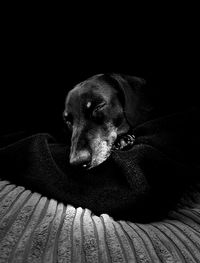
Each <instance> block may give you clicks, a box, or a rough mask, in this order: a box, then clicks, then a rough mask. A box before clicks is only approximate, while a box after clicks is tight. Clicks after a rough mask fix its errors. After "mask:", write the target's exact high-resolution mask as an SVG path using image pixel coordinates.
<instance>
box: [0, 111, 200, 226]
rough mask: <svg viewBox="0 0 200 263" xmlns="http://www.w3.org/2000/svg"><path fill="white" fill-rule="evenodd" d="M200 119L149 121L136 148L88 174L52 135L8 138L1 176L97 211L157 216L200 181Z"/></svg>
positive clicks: (0, 158)
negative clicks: (72, 162)
mask: <svg viewBox="0 0 200 263" xmlns="http://www.w3.org/2000/svg"><path fill="white" fill-rule="evenodd" d="M199 123H200V114H199V111H198V110H197V109H192V110H190V111H186V112H181V113H176V114H173V115H170V116H164V117H161V118H158V119H153V120H149V121H147V122H144V123H143V124H140V125H138V126H137V127H135V129H134V131H133V132H134V135H135V137H136V140H135V144H134V146H133V147H132V149H130V150H128V151H116V152H113V153H112V155H111V156H110V158H109V159H108V160H107V161H106V162H104V163H103V164H101V165H99V167H97V168H94V169H92V170H90V171H87V172H82V171H79V170H76V169H72V168H71V167H70V166H69V165H68V157H67V155H68V153H69V147H68V146H66V145H65V144H63V143H59V142H57V141H56V140H55V139H54V138H53V137H52V136H50V135H48V134H36V135H31V136H28V137H25V138H22V137H24V135H23V133H22V134H19V135H15V136H4V137H2V139H1V148H0V177H1V178H2V179H6V180H10V181H11V182H12V183H16V184H17V185H19V184H21V185H23V186H25V187H27V188H28V189H30V190H33V191H37V192H39V193H41V194H43V195H46V196H48V197H50V198H54V199H56V200H57V201H60V202H64V203H65V204H72V205H73V206H75V207H79V206H81V207H83V208H89V209H91V210H92V212H94V213H95V214H97V215H98V214H100V213H108V214H109V215H111V216H114V217H115V219H129V220H140V221H148V220H155V219H158V218H160V217H163V216H164V215H165V214H166V213H167V212H168V211H169V209H172V208H173V207H175V206H177V204H180V201H181V200H182V201H183V202H182V203H183V204H184V196H185V194H188V195H190V194H191V192H194V188H195V185H196V182H198V181H199V172H200V161H199V159H200V158H199V157H200V154H199V149H200V127H199V126H200V125H199Z"/></svg>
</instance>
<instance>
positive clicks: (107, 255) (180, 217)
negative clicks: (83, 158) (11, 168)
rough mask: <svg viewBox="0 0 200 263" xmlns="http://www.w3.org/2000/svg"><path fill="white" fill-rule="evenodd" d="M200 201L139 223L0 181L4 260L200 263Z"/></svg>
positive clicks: (196, 199) (198, 197)
mask: <svg viewBox="0 0 200 263" xmlns="http://www.w3.org/2000/svg"><path fill="white" fill-rule="evenodd" d="M187 198H188V197H187ZM183 201H184V203H186V202H185V200H183ZM199 201H200V195H199V193H198V192H197V193H196V194H195V195H193V196H192V197H191V198H188V200H187V203H188V206H187V207H185V208H183V207H181V206H179V208H177V210H176V211H172V212H170V213H169V215H168V217H167V218H166V219H165V220H163V221H162V222H152V223H149V224H139V223H131V222H125V221H115V220H114V219H112V218H111V217H109V215H106V214H102V215H101V216H100V217H98V216H95V215H93V214H92V213H91V212H90V211H89V210H88V209H83V208H77V209H75V208H74V207H73V206H71V205H68V206H67V207H66V206H64V205H63V204H61V203H57V201H55V200H52V199H51V200H48V199H47V198H46V197H42V196H41V195H40V194H38V193H31V191H29V190H26V189H25V188H24V187H21V186H16V185H13V184H10V183H9V182H8V181H0V262H1V263H3V262H31V263H33V262H92V263H93V262H168V263H169V262H200V205H199Z"/></svg>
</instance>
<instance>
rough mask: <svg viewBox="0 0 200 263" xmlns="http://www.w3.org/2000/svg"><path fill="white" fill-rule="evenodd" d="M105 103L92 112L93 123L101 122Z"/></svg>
mask: <svg viewBox="0 0 200 263" xmlns="http://www.w3.org/2000/svg"><path fill="white" fill-rule="evenodd" d="M104 106H105V103H104V104H101V105H98V106H97V107H96V108H95V109H94V110H93V112H92V118H93V119H94V120H95V121H98V122H99V121H101V120H103V118H104V113H103V109H104Z"/></svg>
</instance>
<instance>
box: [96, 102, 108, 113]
mask: <svg viewBox="0 0 200 263" xmlns="http://www.w3.org/2000/svg"><path fill="white" fill-rule="evenodd" d="M105 105H106V103H102V104H99V105H98V106H97V107H96V108H95V109H94V111H93V112H98V111H101V110H102V109H103V108H104V106H105Z"/></svg>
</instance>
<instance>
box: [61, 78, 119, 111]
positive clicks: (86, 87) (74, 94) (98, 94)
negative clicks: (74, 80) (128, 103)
mask: <svg viewBox="0 0 200 263" xmlns="http://www.w3.org/2000/svg"><path fill="white" fill-rule="evenodd" d="M115 92H116V91H115V89H114V88H113V87H111V86H110V85H109V84H107V83H105V82H100V81H84V82H81V83H79V84H78V85H76V86H75V87H74V88H73V89H72V90H70V91H69V93H68V96H67V98H66V105H69V106H70V105H71V106H72V105H73V104H74V103H75V104H79V105H80V106H86V107H87V108H89V107H90V106H91V105H92V104H93V103H94V104H95V103H98V102H99V103H101V102H102V101H105V102H107V103H109V102H110V100H111V98H112V96H113V95H114V94H115Z"/></svg>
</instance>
